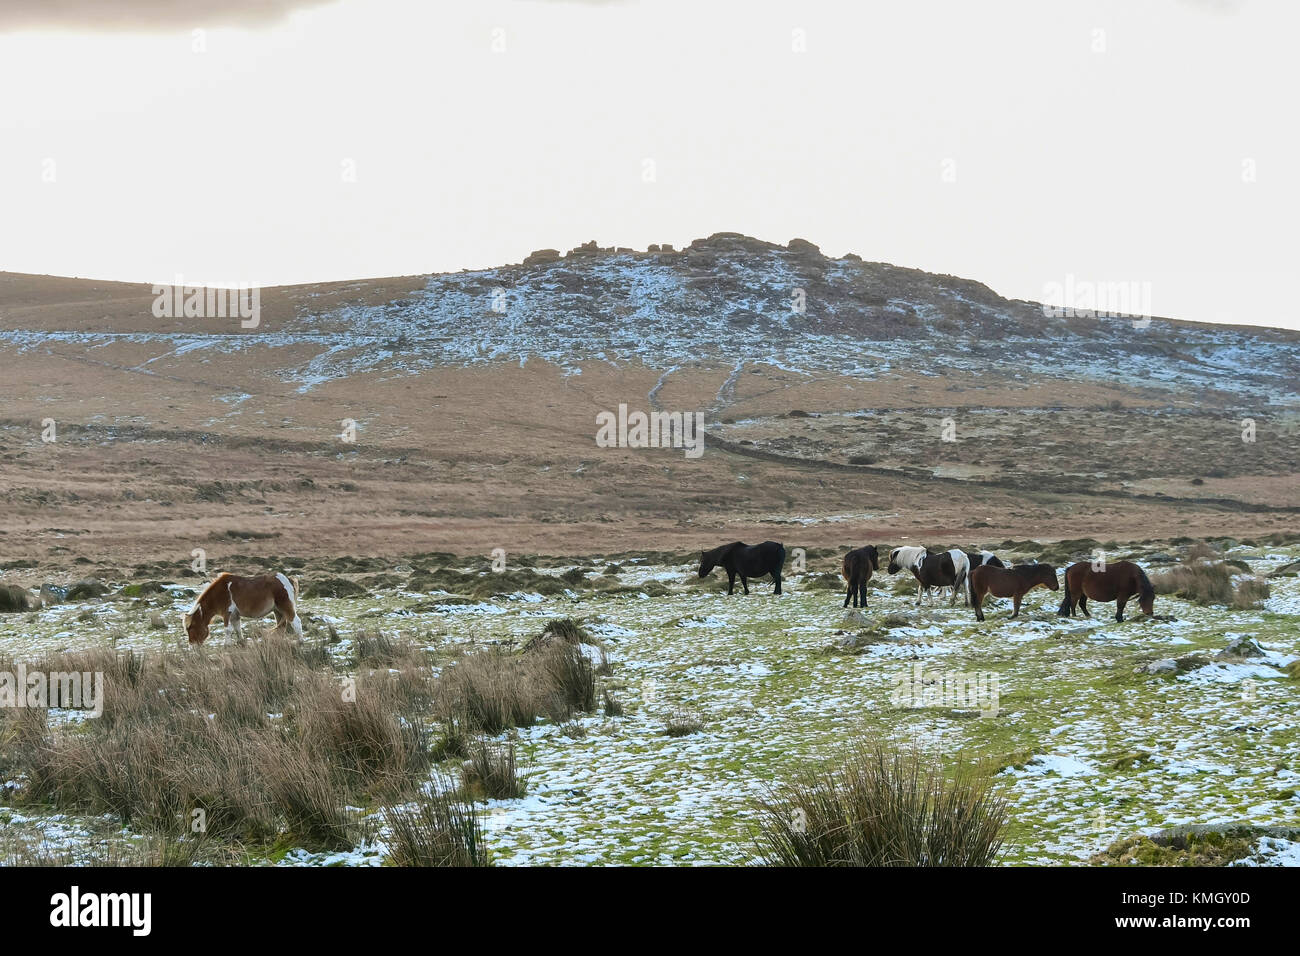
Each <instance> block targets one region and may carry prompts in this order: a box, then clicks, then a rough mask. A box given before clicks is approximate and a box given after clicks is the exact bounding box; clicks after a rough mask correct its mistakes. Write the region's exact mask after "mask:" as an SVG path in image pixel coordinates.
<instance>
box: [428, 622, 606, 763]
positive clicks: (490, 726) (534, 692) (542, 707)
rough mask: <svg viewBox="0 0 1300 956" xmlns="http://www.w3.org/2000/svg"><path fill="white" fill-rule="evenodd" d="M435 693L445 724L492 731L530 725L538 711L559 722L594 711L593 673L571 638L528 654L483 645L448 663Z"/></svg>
mask: <svg viewBox="0 0 1300 956" xmlns="http://www.w3.org/2000/svg"><path fill="white" fill-rule="evenodd" d="M434 693H435V699H436V703H435V711H436V713H437V715H438V717H439V719H440V720H442V722H443V724H444V727H455V726H458V727H460V728H462V729H463V730H464V731H469V732H475V733H482V734H486V735H488V736H496V735H497V734H499V733H501V732H502V731H504V730H508V729H510V728H511V727H531V726H532V725H533V724H535V723H536V722H537V720H538V719H539V718H541V717H546V718H548V719H549V720H551V721H554V722H555V723H562V722H564V721H566V720H568V719H569V718H570V717H572V716H573V715H574V714H575V713H579V712H581V713H591V712H593V711H595V709H596V674H595V670H594V668H593V667H592V666H591V662H590V661H589V660H587V658H586V656H585V655H584V654H583V653H582V651H581V649H580V648H579V647H578V646H577V645H574V644H567V643H555V644H551V645H549V646H544V647H541V648H540V649H538V650H537V651H536V652H534V653H528V654H510V653H507V652H504V651H500V650H491V651H481V652H478V653H475V654H466V655H465V656H463V657H461V658H460V659H459V660H457V661H456V662H455V663H453V664H452V665H451V666H449V667H447V668H446V670H444V671H443V673H442V675H441V676H440V677H439V679H438V682H437V685H436V688H435V691H434ZM446 741H447V738H444V742H446ZM444 749H445V748H444Z"/></svg>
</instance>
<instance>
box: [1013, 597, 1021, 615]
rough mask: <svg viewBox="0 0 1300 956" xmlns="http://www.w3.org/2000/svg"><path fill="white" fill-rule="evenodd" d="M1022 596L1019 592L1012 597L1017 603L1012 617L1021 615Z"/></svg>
mask: <svg viewBox="0 0 1300 956" xmlns="http://www.w3.org/2000/svg"><path fill="white" fill-rule="evenodd" d="M1020 598H1021V595H1019V594H1017V595H1015V596H1014V597H1012V599H1011V600H1012V601H1013V602H1014V603H1015V608H1014V609H1013V610H1012V611H1011V616H1012V617H1019V616H1020Z"/></svg>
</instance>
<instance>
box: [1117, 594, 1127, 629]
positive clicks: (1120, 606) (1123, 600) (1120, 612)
mask: <svg viewBox="0 0 1300 956" xmlns="http://www.w3.org/2000/svg"><path fill="white" fill-rule="evenodd" d="M1127 603H1128V598H1127V597H1119V598H1117V599H1116V600H1115V623H1116V624H1118V623H1120V622H1121V621H1123V620H1124V605H1125V604H1127Z"/></svg>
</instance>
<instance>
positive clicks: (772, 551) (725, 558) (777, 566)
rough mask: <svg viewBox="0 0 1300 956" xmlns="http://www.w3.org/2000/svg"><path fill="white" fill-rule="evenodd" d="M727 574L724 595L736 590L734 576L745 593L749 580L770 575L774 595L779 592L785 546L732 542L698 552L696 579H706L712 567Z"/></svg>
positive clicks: (775, 542)
mask: <svg viewBox="0 0 1300 956" xmlns="http://www.w3.org/2000/svg"><path fill="white" fill-rule="evenodd" d="M719 566H721V567H723V568H725V569H726V571H727V593H728V594H731V593H733V592H734V591H735V589H736V575H737V574H739V575H740V586H741V587H742V588H744V589H745V593H746V594H748V593H749V580H748V579H749V578H761V577H762V576H763V575H765V574H770V575H772V580H773V581H775V582H776V592H775V593H777V594H780V593H781V569H782V568H783V567H785V545H783V544H781V542H779V541H764V542H763V543H762V544H752V545H751V544H745V543H744V542H742V541H733V542H732V543H731V544H724V545H723V546H722V547H720V548H714V549H713V550H712V551H701V552H700V577H702V578H706V577H708V576H709V574H710V573H711V572H712V571H713V569H714V568H716V567H719Z"/></svg>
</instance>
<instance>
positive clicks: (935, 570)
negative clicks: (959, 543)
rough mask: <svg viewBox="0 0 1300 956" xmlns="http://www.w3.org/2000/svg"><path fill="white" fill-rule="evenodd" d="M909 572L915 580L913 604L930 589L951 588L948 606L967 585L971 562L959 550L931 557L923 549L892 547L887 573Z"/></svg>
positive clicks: (918, 604) (964, 553)
mask: <svg viewBox="0 0 1300 956" xmlns="http://www.w3.org/2000/svg"><path fill="white" fill-rule="evenodd" d="M904 569H906V570H908V571H911V572H912V576H913V577H915V578H916V604H917V607H920V605H921V598H922V596H923V595H924V594H925V593H926V592H927V591H929V590H930V588H952V597H951V598H950V599H949V601H948V604H949V606H951V605H953V604H956V603H957V591H958V590H959V589H962V588H964V587H965V585H966V579H967V577H968V576H969V575H970V559H969V558H967V557H966V552H965V551H962V550H961V549H960V548H952V549H951V550H948V551H941V552H939V553H938V554H932V553H930V552H929V551H928V550H927V549H925V548H917V547H908V548H895V549H894V550H893V551H890V552H889V573H890V574H897V573H898V572H899V571H902V570H904Z"/></svg>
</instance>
